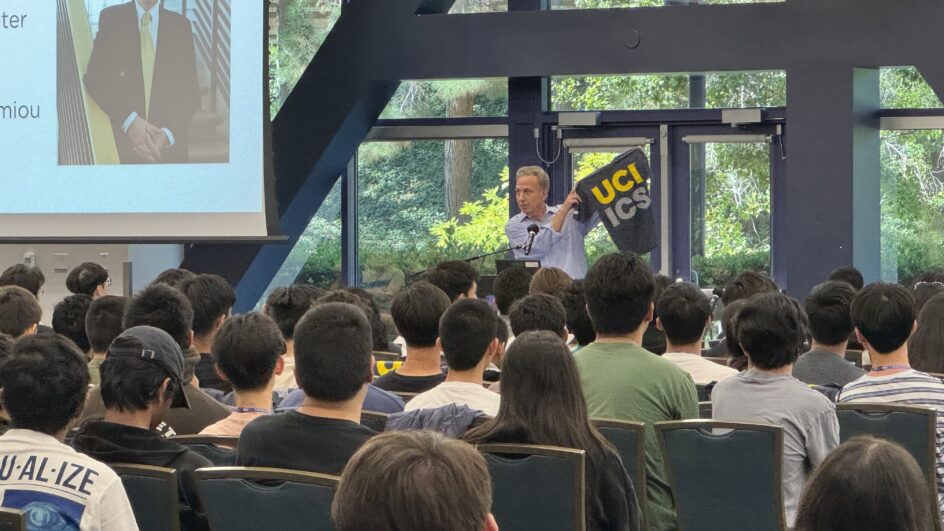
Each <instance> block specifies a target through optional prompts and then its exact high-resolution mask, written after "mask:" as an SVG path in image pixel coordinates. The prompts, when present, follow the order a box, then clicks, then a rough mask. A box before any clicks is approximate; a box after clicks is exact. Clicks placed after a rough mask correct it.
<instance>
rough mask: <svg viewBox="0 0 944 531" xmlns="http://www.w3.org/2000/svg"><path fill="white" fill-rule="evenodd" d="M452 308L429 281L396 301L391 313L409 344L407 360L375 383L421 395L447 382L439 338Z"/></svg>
mask: <svg viewBox="0 0 944 531" xmlns="http://www.w3.org/2000/svg"><path fill="white" fill-rule="evenodd" d="M448 308H449V297H447V296H446V294H445V293H443V291H442V290H441V289H439V288H437V287H436V286H434V285H432V284H430V283H428V282H417V283H415V284H413V285H412V286H410V287H409V288H407V289H405V290H402V291H400V293H397V295H396V296H395V297H394V298H393V304H392V305H391V306H390V314H391V315H392V316H393V322H394V323H395V324H396V325H397V330H398V331H399V333H400V335H401V336H402V337H403V339H404V340H405V341H406V348H407V351H406V360H405V361H404V362H403V365H401V366H400V367H399V368H397V369H396V370H393V371H390V372H388V373H387V374H384V375H383V376H381V377H380V378H377V379H376V380H374V385H375V386H377V387H379V388H381V389H384V390H386V391H396V392H404V393H422V392H424V391H428V390H430V389H432V388H434V387H436V386H437V385H439V384H441V383H442V382H443V380H445V378H446V375H445V374H444V373H443V371H442V365H441V361H440V358H441V357H442V355H441V351H440V350H439V345H437V344H436V339H438V338H439V319H440V318H441V317H442V315H443V313H445V311H446V309H448Z"/></svg>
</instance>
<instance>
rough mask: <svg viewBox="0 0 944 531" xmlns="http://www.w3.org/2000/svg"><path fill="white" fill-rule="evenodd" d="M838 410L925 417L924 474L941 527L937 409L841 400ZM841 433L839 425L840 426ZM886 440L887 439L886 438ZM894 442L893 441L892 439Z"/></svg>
mask: <svg viewBox="0 0 944 531" xmlns="http://www.w3.org/2000/svg"><path fill="white" fill-rule="evenodd" d="M839 411H857V412H859V411H861V412H863V413H866V414H868V413H911V414H916V415H923V416H925V417H926V418H927V428H928V433H930V434H931V435H933V437H930V438H929V439H928V447H927V450H926V452H927V462H928V466H927V470H925V471H924V476H925V478H926V479H927V480H928V486H929V488H930V491H931V501H932V503H931V507H932V508H933V511H934V515H935V529H941V525H940V522H941V518H940V505H939V502H938V499H937V411H936V410H934V409H932V408H929V407H919V406H903V405H898V404H879V403H866V402H843V403H840V404H836V412H837V414H838V412H839ZM840 434H841V427H840ZM886 440H888V439H886ZM892 442H895V441H892Z"/></svg>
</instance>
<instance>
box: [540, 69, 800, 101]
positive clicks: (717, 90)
mask: <svg viewBox="0 0 944 531" xmlns="http://www.w3.org/2000/svg"><path fill="white" fill-rule="evenodd" d="M689 82H690V78H689V75H688V74H647V75H630V76H624V75H620V76H579V77H554V78H552V79H551V104H552V107H553V110H556V111H590V110H593V111H606V110H661V109H685V108H688V107H689ZM786 100H787V76H786V74H785V73H784V72H783V71H782V70H781V71H770V72H709V73H707V74H705V106H706V107H707V108H739V107H782V106H784V105H786Z"/></svg>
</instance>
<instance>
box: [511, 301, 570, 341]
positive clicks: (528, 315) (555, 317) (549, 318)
mask: <svg viewBox="0 0 944 531" xmlns="http://www.w3.org/2000/svg"><path fill="white" fill-rule="evenodd" d="M508 320H509V321H510V322H511V333H512V334H514V335H515V337H518V336H519V335H521V334H523V333H525V332H528V331H530V330H547V331H548V332H553V333H555V334H557V336H558V337H560V338H561V339H563V340H564V341H566V340H567V337H568V336H569V335H570V334H569V333H568V332H567V315H566V313H565V312H564V305H563V304H561V301H560V299H558V298H557V297H555V296H553V295H548V294H545V293H537V294H533V295H528V296H527V297H525V298H523V299H521V300H520V301H518V302H516V303H515V304H514V305H513V306H512V307H511V312H509V313H508Z"/></svg>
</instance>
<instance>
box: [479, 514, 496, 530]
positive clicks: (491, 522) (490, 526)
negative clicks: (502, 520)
mask: <svg viewBox="0 0 944 531" xmlns="http://www.w3.org/2000/svg"><path fill="white" fill-rule="evenodd" d="M483 531H498V522H496V521H495V517H494V516H492V513H488V516H487V517H486V518H485V527H484V528H483Z"/></svg>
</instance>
